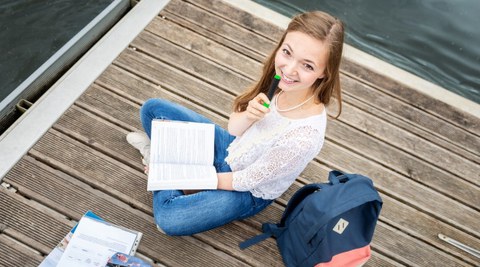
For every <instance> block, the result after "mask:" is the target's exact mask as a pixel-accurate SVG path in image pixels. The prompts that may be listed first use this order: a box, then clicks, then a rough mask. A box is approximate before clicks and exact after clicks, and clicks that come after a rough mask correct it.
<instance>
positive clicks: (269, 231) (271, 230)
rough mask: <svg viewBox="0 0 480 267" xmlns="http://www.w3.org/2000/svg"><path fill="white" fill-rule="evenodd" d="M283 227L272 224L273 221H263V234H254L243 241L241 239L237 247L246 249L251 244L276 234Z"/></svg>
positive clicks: (281, 230)
mask: <svg viewBox="0 0 480 267" xmlns="http://www.w3.org/2000/svg"><path fill="white" fill-rule="evenodd" d="M283 230H284V229H283V228H282V229H281V228H279V227H278V226H277V225H276V224H273V223H264V224H263V225H262V232H263V234H259V235H257V236H254V237H252V238H249V239H247V240H245V241H243V242H242V243H240V244H239V247H240V249H242V250H243V249H246V248H248V247H250V246H253V245H255V244H257V243H259V242H262V241H263V240H265V239H267V238H269V237H271V236H275V235H276V234H278V233H279V232H283Z"/></svg>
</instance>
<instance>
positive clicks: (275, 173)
mask: <svg viewBox="0 0 480 267" xmlns="http://www.w3.org/2000/svg"><path fill="white" fill-rule="evenodd" d="M319 139H320V140H319ZM322 144H323V138H319V132H318V130H316V129H313V128H311V127H301V128H297V129H295V130H293V131H290V132H288V133H286V134H285V135H284V136H282V138H280V139H279V141H278V142H276V143H275V144H274V146H272V147H271V148H269V149H268V150H267V151H265V152H264V153H263V154H262V155H261V156H260V157H259V158H258V159H257V160H256V161H255V162H254V163H253V164H251V165H249V166H248V167H247V168H245V169H243V170H240V171H236V172H233V189H234V190H236V191H250V190H252V189H254V188H256V187H258V186H262V185H266V184H268V183H275V185H274V187H282V188H281V189H280V188H276V189H277V190H278V189H280V190H283V191H285V190H287V189H288V187H289V186H290V184H291V183H292V182H293V181H294V180H295V178H296V177H297V176H298V175H299V174H300V173H301V172H302V171H303V169H304V168H305V166H306V165H307V164H308V162H310V160H312V159H313V157H315V156H316V155H317V154H318V152H319V151H320V148H321V145H322ZM277 190H275V191H277Z"/></svg>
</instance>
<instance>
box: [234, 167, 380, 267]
mask: <svg viewBox="0 0 480 267" xmlns="http://www.w3.org/2000/svg"><path fill="white" fill-rule="evenodd" d="M328 180H329V183H317V184H309V185H306V186H304V187H302V188H300V189H299V190H298V191H297V192H296V193H295V194H294V195H293V196H292V198H291V199H290V201H289V202H288V204H287V207H286V209H285V211H284V213H283V216H282V219H281V221H280V223H278V224H272V223H264V224H263V226H262V231H263V234H261V235H258V236H256V237H253V238H251V239H249V240H247V241H245V242H243V243H241V244H240V248H242V249H244V248H247V247H249V246H251V245H253V244H256V243H258V242H260V241H262V240H265V239H267V238H268V237H271V236H274V237H276V239H277V245H278V248H279V250H280V254H281V255H282V258H283V261H284V263H285V265H286V266H345V267H346V266H359V265H362V264H363V263H365V262H366V261H367V260H368V259H369V258H370V242H371V240H372V237H373V232H374V230H375V226H376V223H377V219H378V216H379V214H380V210H381V208H382V199H381V198H380V195H379V194H378V192H377V191H376V190H375V188H374V187H373V183H372V181H371V180H370V179H369V178H368V177H365V176H362V175H358V174H347V173H342V172H340V171H331V172H330V174H329V176H328Z"/></svg>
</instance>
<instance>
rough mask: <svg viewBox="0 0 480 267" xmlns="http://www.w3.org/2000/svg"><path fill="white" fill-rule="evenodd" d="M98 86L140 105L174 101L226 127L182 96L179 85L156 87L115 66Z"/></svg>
mask: <svg viewBox="0 0 480 267" xmlns="http://www.w3.org/2000/svg"><path fill="white" fill-rule="evenodd" d="M109 76H110V77H109ZM140 82H141V83H140ZM132 83H133V85H132ZM96 84H98V85H101V86H99V87H98V89H102V88H105V89H107V90H109V91H111V92H114V93H116V94H119V95H122V96H123V97H125V98H128V99H130V100H132V102H135V103H139V104H143V102H144V101H145V100H147V99H149V98H163V99H167V100H170V101H174V102H176V103H179V104H181V105H183V106H185V107H188V108H190V109H192V110H194V111H198V112H200V111H201V113H202V114H204V115H205V117H207V118H209V119H210V120H212V121H213V122H214V123H216V124H219V125H221V126H222V127H226V124H225V123H224V120H223V117H222V116H220V115H218V114H217V113H215V112H212V111H211V110H210V109H205V108H203V107H202V106H199V105H196V104H195V103H193V102H192V101H191V100H189V99H187V98H186V96H184V95H182V93H183V90H182V88H184V86H182V85H178V84H177V86H178V88H171V89H172V90H169V89H168V88H164V87H162V86H154V85H153V84H152V83H150V82H149V81H147V80H144V79H141V78H140V77H138V76H136V75H134V74H132V73H130V72H128V71H126V70H124V69H122V68H119V67H117V66H115V65H112V66H111V67H110V68H108V69H107V70H106V71H105V72H104V75H102V76H100V77H99V79H98V80H97V81H96ZM138 84H143V85H144V86H138ZM167 86H168V84H167Z"/></svg>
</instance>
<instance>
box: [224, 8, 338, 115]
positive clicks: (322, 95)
mask: <svg viewBox="0 0 480 267" xmlns="http://www.w3.org/2000/svg"><path fill="white" fill-rule="evenodd" d="M294 31H298V32H302V33H305V34H307V35H309V36H310V37H313V38H315V39H318V40H320V41H322V42H326V44H327V45H328V46H327V47H328V48H329V51H328V61H327V65H326V68H325V71H324V77H323V78H322V79H318V80H317V81H315V83H314V84H313V85H312V88H314V94H315V95H316V96H317V100H318V101H319V102H320V103H323V104H324V105H325V106H328V105H329V104H330V101H331V98H332V96H333V97H334V98H336V99H337V102H338V113H337V116H336V118H337V117H338V116H340V113H341V112H342V95H341V88H340V61H341V58H342V50H343V38H344V37H343V36H344V26H343V23H342V21H340V20H339V19H337V18H335V17H333V16H331V15H329V14H327V13H325V12H321V11H312V12H305V13H302V14H299V15H297V16H295V17H294V18H293V19H292V21H291V22H290V24H288V27H287V30H286V31H285V32H284V34H283V36H282V38H281V39H280V41H279V42H278V44H277V47H276V48H275V49H274V50H273V52H272V54H271V55H270V56H269V57H268V58H267V59H266V61H265V63H264V65H263V73H262V77H261V78H260V80H259V81H258V82H257V83H256V84H255V85H253V87H252V88H250V89H249V90H247V91H246V92H245V93H243V94H241V95H239V96H238V97H237V98H236V99H235V101H234V103H233V110H234V111H236V112H242V111H245V109H246V108H247V106H248V101H250V100H252V99H253V98H254V97H255V96H257V95H258V94H259V93H265V94H267V91H268V89H269V87H270V84H271V82H272V79H273V76H274V75H275V54H276V53H277V51H278V49H279V48H280V46H281V45H282V43H283V41H284V40H285V36H286V35H287V33H289V32H294Z"/></svg>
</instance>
